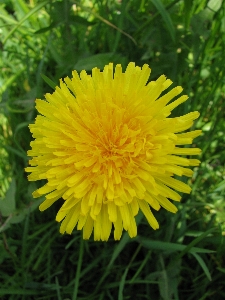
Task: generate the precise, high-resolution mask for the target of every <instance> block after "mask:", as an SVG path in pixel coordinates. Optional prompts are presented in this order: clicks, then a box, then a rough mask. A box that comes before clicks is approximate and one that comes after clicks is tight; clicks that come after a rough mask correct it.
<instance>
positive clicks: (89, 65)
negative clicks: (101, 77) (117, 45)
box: [74, 52, 123, 71]
mask: <svg viewBox="0 0 225 300" xmlns="http://www.w3.org/2000/svg"><path fill="white" fill-rule="evenodd" d="M110 62H115V63H122V62H123V57H121V56H120V55H118V54H113V53H112V52H108V53H101V54H94V55H91V56H89V57H85V58H81V59H79V61H78V62H77V63H76V64H75V66H74V69H75V70H77V71H82V70H86V71H91V70H92V69H93V68H95V67H97V68H99V69H101V70H102V69H103V68H104V66H105V65H107V64H108V63H110Z"/></svg>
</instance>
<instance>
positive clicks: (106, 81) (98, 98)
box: [26, 63, 201, 241]
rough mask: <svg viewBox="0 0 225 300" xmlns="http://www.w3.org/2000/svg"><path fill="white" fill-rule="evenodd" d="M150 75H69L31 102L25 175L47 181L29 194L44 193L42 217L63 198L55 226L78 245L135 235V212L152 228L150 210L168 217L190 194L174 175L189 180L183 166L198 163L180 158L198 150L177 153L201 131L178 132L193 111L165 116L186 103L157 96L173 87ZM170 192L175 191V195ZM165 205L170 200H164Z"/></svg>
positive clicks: (131, 68) (109, 70)
mask: <svg viewBox="0 0 225 300" xmlns="http://www.w3.org/2000/svg"><path fill="white" fill-rule="evenodd" d="M150 72H151V70H150V68H149V66H148V65H144V66H143V67H142V68H140V67H137V66H135V64H134V63H129V64H128V67H127V69H126V71H125V72H124V73H123V72H122V67H121V65H119V64H118V65H116V67H115V71H114V72H113V64H112V63H110V64H109V65H106V66H105V68H104V70H103V71H102V72H101V71H100V70H99V69H98V68H94V69H93V70H92V75H88V74H87V73H86V72H85V71H82V72H81V73H80V76H79V75H78V73H77V72H76V71H73V73H72V75H73V78H72V79H70V78H68V77H67V78H65V79H64V82H63V81H62V80H60V87H56V90H55V92H54V93H53V94H46V96H45V98H46V100H40V99H37V100H36V108H37V110H38V112H39V113H40V114H41V115H38V116H37V118H36V120H35V123H34V124H31V125H30V126H29V127H30V131H31V132H32V134H33V137H34V139H35V140H34V141H32V142H31V147H32V150H29V151H28V155H29V156H31V157H33V158H32V159H31V160H30V161H29V163H30V167H27V168H26V171H27V172H31V174H30V175H29V176H28V179H29V180H31V181H35V180H40V179H46V181H47V182H46V184H45V185H44V186H43V187H41V188H39V189H38V190H37V191H35V192H34V193H33V196H34V197H39V196H41V195H44V194H46V198H45V200H44V202H43V203H42V204H41V205H40V210H41V211H43V210H45V209H47V208H48V207H50V206H51V205H52V204H53V203H54V202H55V201H57V200H59V199H60V198H62V199H63V205H62V207H61V208H60V210H59V212H58V213H57V216H56V220H57V221H58V222H61V221H62V223H61V227H60V232H61V233H65V232H66V233H69V234H71V233H72V231H73V229H74V228H75V226H77V229H78V230H83V238H84V239H89V237H90V236H91V234H92V231H94V240H96V241H99V240H102V241H107V240H108V238H109V236H110V232H111V229H112V227H113V228H114V239H115V240H119V239H120V238H121V235H122V232H123V229H125V230H126V231H128V234H129V236H130V237H135V236H136V235H137V226H136V221H135V216H136V215H137V214H138V211H139V209H140V210H141V211H142V212H143V214H144V215H145V217H146V219H147V220H148V222H149V224H150V226H151V227H152V228H153V229H157V228H159V224H158V222H157V220H156V219H155V217H154V215H153V213H152V210H151V209H154V210H159V209H160V207H161V206H162V207H164V208H165V209H166V210H168V211H170V212H172V213H175V212H176V211H177V208H176V206H175V205H174V204H173V203H171V201H170V200H174V201H180V199H181V196H180V195H179V194H178V193H177V192H176V191H178V192H182V193H190V191H191V188H190V187H189V186H188V185H187V184H185V183H183V182H182V181H179V180H177V179H175V178H174V175H179V176H183V175H184V176H192V173H193V172H192V170H190V169H189V168H186V167H189V166H197V165H199V160H197V159H189V158H185V157H180V156H179V155H188V156H189V155H198V154H199V153H200V149H198V148H193V147H189V148H188V147H185V148H181V147H180V145H185V144H192V141H193V139H194V138H195V137H197V136H198V135H199V134H200V133H201V131H200V130H194V131H190V132H185V133H181V132H183V131H185V130H187V129H189V128H190V127H191V126H192V125H193V121H194V120H195V119H197V118H198V116H199V113H198V112H197V111H195V112H191V113H188V114H186V115H184V116H181V117H176V118H169V115H170V114H171V111H172V110H173V109H174V108H175V107H177V106H178V105H179V104H181V103H183V102H184V101H186V100H187V99H188V97H187V96H185V95H184V96H180V97H179V98H177V99H176V100H174V101H173V102H171V100H172V99H173V98H174V97H176V96H177V95H179V94H180V93H181V92H182V88H181V87H180V86H177V87H175V88H173V89H172V90H170V91H169V92H167V93H164V94H163V95H162V96H160V95H161V93H162V92H163V91H164V90H166V89H167V88H168V87H169V86H170V85H171V84H172V81H171V80H169V79H166V77H165V76H164V75H162V76H160V77H159V78H158V79H157V80H156V81H150V82H149V83H147V81H148V78H149V75H150ZM175 190H176V191H175ZM168 199H170V200H168Z"/></svg>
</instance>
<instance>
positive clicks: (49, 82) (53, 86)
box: [41, 74, 57, 90]
mask: <svg viewBox="0 0 225 300" xmlns="http://www.w3.org/2000/svg"><path fill="white" fill-rule="evenodd" d="M41 77H42V79H43V80H44V81H45V82H46V83H47V84H48V85H49V86H50V87H51V88H52V89H53V90H55V88H56V86H57V84H56V83H55V82H54V81H52V80H51V79H50V78H49V77H47V76H46V75H44V74H41Z"/></svg>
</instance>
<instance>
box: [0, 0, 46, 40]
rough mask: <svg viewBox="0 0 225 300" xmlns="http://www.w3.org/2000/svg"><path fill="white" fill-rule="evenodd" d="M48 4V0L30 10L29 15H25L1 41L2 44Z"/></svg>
mask: <svg viewBox="0 0 225 300" xmlns="http://www.w3.org/2000/svg"><path fill="white" fill-rule="evenodd" d="M48 3H49V0H45V1H42V2H41V3H39V4H38V5H36V6H35V7H34V8H32V9H31V10H30V11H29V13H27V14H26V15H25V16H24V17H23V18H22V19H21V20H20V21H19V22H18V23H17V25H16V26H15V27H14V28H13V29H12V30H11V31H10V32H9V33H8V35H7V36H6V37H5V39H4V40H3V44H5V43H6V41H7V40H8V39H9V38H10V36H11V35H12V34H13V33H14V32H15V31H16V30H17V29H18V28H19V27H20V26H21V25H22V24H23V23H24V22H25V21H26V20H27V19H28V18H29V17H30V16H32V15H33V14H34V13H36V12H37V11H39V10H40V9H41V8H42V7H43V6H45V5H46V4H48Z"/></svg>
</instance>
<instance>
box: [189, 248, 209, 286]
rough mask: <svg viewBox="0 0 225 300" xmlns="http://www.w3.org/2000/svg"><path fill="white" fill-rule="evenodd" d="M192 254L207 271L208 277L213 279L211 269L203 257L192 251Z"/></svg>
mask: <svg viewBox="0 0 225 300" xmlns="http://www.w3.org/2000/svg"><path fill="white" fill-rule="evenodd" d="M192 255H193V256H194V257H195V258H196V259H197V261H198V262H199V264H200V266H201V267H202V269H203V271H204V272H205V275H206V277H207V278H208V279H209V281H212V277H211V275H210V273H209V269H208V267H207V266H206V264H205V262H204V260H203V259H202V258H201V256H200V255H198V254H197V253H192Z"/></svg>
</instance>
